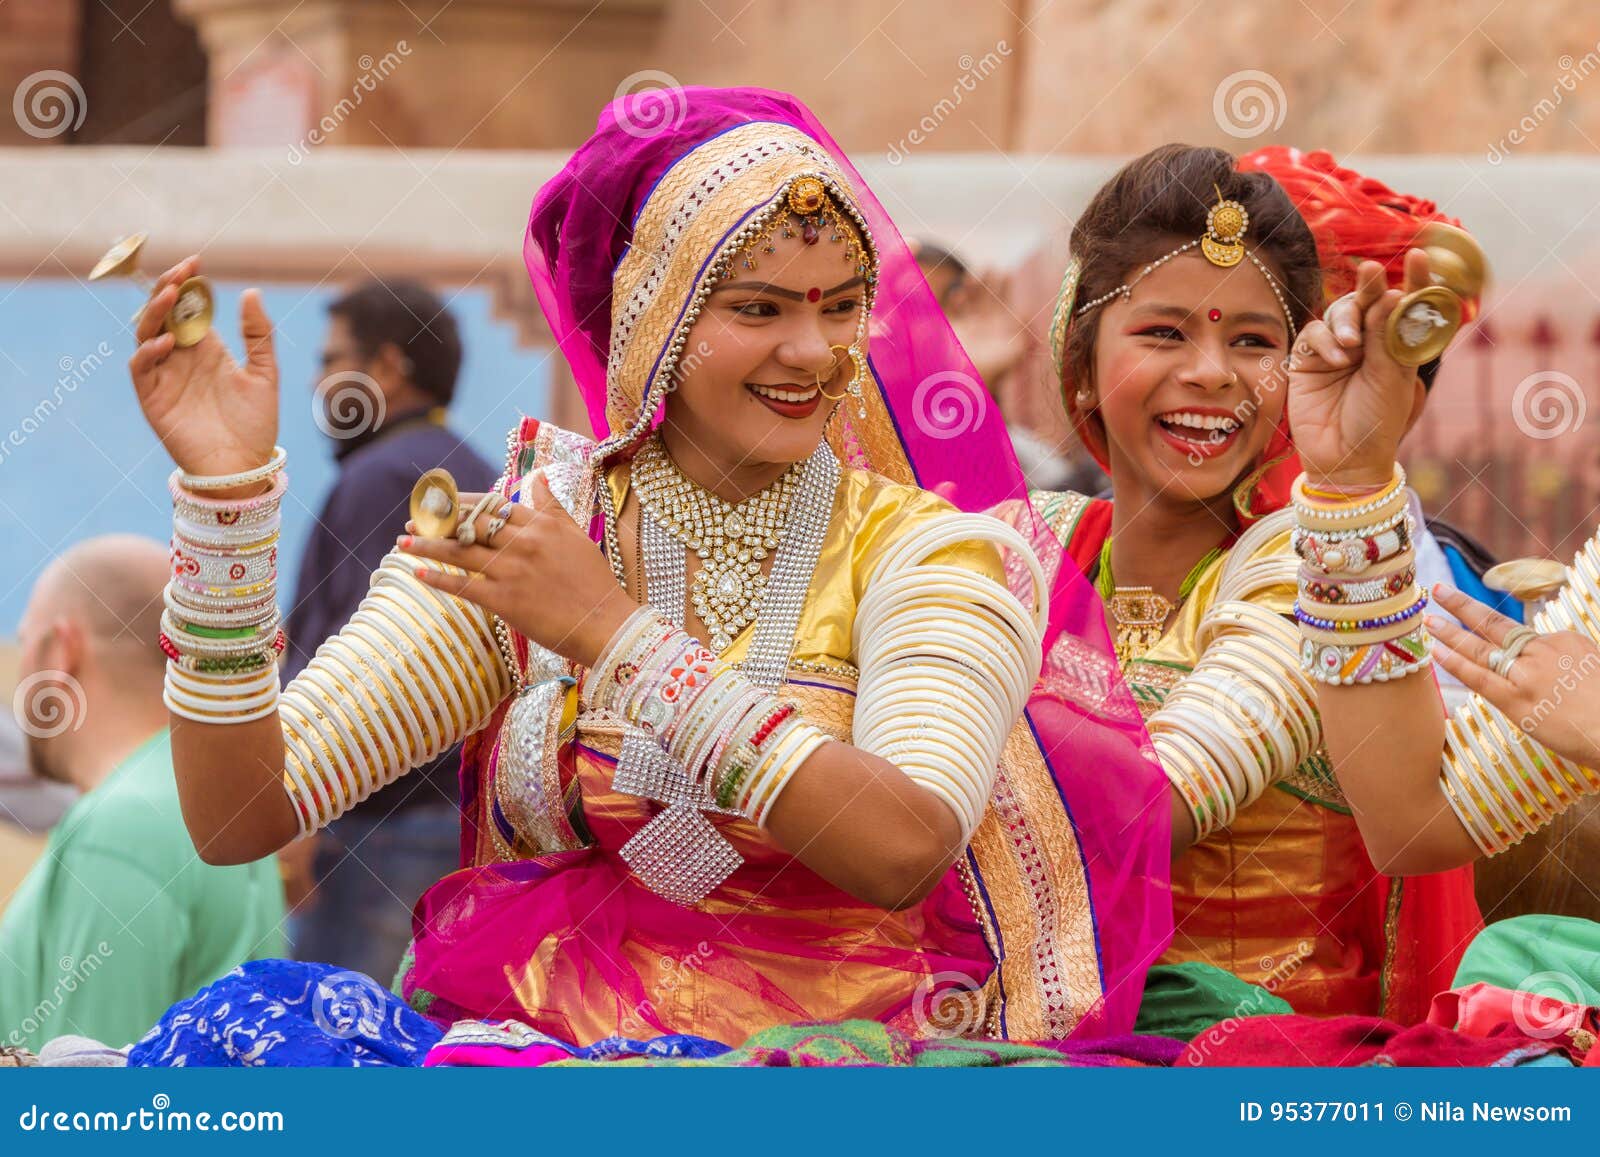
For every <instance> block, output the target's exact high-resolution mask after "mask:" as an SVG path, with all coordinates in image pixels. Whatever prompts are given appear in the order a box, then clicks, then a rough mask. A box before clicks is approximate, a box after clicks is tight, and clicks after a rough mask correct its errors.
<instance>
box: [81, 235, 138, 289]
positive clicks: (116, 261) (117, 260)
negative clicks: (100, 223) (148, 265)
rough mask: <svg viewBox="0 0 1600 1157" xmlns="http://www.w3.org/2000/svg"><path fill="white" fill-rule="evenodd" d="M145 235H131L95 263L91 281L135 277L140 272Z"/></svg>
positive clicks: (90, 277)
mask: <svg viewBox="0 0 1600 1157" xmlns="http://www.w3.org/2000/svg"><path fill="white" fill-rule="evenodd" d="M147 236H148V234H145V233H130V234H129V235H128V236H126V237H124V238H123V239H122V240H121V241H118V242H117V243H116V244H115V245H113V246H112V247H111V248H110V249H107V250H106V252H105V256H103V257H101V258H100V260H99V261H97V262H95V266H94V268H93V269H91V270H90V271H89V280H90V281H99V280H100V279H101V278H102V277H133V276H135V275H136V274H137V273H138V272H139V251H140V250H141V249H143V248H144V243H145V238H146V237H147Z"/></svg>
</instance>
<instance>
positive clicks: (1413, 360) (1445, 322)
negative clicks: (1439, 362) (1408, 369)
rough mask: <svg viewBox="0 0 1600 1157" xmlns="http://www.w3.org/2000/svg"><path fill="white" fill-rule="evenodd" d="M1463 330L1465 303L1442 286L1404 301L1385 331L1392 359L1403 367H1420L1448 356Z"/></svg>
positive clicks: (1401, 300)
mask: <svg viewBox="0 0 1600 1157" xmlns="http://www.w3.org/2000/svg"><path fill="white" fill-rule="evenodd" d="M1460 328H1461V299H1460V298H1459V297H1457V296H1456V295H1455V294H1454V293H1451V292H1450V291H1449V290H1448V289H1446V288H1445V287H1444V286H1442V285H1429V286H1425V287H1423V288H1422V289H1418V290H1416V291H1415V292H1412V293H1408V294H1406V295H1405V296H1404V297H1402V298H1401V299H1400V303H1399V304H1398V305H1396V306H1395V307H1394V312H1393V313H1391V314H1390V315H1389V322H1388V324H1387V325H1386V326H1385V327H1384V343H1385V345H1386V346H1387V347H1388V350H1389V355H1390V356H1391V357H1393V358H1394V360H1395V361H1397V362H1399V363H1400V364H1401V365H1403V366H1420V365H1424V364H1426V363H1427V362H1431V361H1432V360H1433V359H1434V358H1436V357H1438V356H1439V355H1440V354H1442V353H1444V351H1445V349H1446V347H1448V346H1449V344H1450V341H1451V339H1452V338H1454V337H1455V336H1456V331H1457V330H1459V329H1460Z"/></svg>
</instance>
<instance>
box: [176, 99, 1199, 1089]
mask: <svg viewBox="0 0 1600 1157" xmlns="http://www.w3.org/2000/svg"><path fill="white" fill-rule="evenodd" d="M524 253H525V257H526V260H527V265H528V270H529V274H530V276H531V278H532V280H533V284H534V287H535V289H536V291H537V293H538V296H539V300H540V303H541V305H542V307H543V308H544V311H545V314H546V317H547V319H548V321H549V323H550V327H551V330H552V332H553V334H554V335H555V337H556V339H557V341H558V343H559V345H560V348H561V350H562V352H563V354H564V355H565V356H566V358H567V360H568V362H569V364H570V366H571V369H572V373H573V376H574V378H575V379H576V381H577V383H578V387H579V389H580V390H581V391H582V392H583V396H584V399H585V401H586V403H587V405H588V408H589V412H590V415H591V418H592V421H593V425H594V427H595V432H596V440H595V441H590V440H589V439H586V438H583V437H580V436H578V435H575V434H572V433H569V432H566V431H562V430H558V429H555V428H554V427H551V426H549V425H548V424H543V423H539V422H536V421H533V420H531V419H527V420H524V422H523V423H522V425H521V427H520V428H519V429H517V430H515V431H513V432H512V434H511V437H510V438H509V439H508V461H507V469H506V472H505V475H504V476H503V478H502V481H501V484H500V486H499V488H498V493H497V494H496V495H493V496H485V497H484V500H483V501H481V502H480V501H478V496H475V495H464V496H462V497H461V501H460V508H461V509H462V510H463V511H465V510H467V509H468V507H469V504H470V505H472V506H473V507H475V509H474V510H473V513H472V514H471V515H469V517H468V519H467V520H466V521H465V522H463V523H461V524H460V525H461V528H462V530H464V531H465V532H466V533H465V534H464V535H463V534H461V533H459V532H458V533H457V535H456V537H454V538H447V537H430V538H425V537H423V536H422V535H421V534H420V533H418V534H417V535H416V536H415V537H408V538H406V539H403V540H402V542H401V544H400V547H401V551H402V552H404V553H403V554H402V553H401V552H397V555H396V556H391V558H394V557H405V558H406V559H407V562H408V564H409V563H412V562H415V561H416V560H423V562H422V565H418V566H416V567H415V568H414V570H413V569H412V568H411V567H409V566H408V567H407V568H406V569H407V570H408V574H407V576H406V577H407V578H408V579H410V580H411V581H413V582H415V584H416V589H417V590H418V591H422V592H424V595H425V596H432V597H433V598H436V599H442V600H447V601H448V603H449V605H450V607H451V608H452V610H453V611H459V612H460V614H461V616H462V618H461V620H460V623H461V629H460V630H458V636H459V635H460V634H462V633H470V632H471V631H472V630H477V631H478V632H479V635H480V637H481V638H484V639H489V640H492V642H491V643H490V644H489V645H488V646H487V647H486V648H485V649H484V652H483V653H482V655H481V661H480V662H478V663H477V664H475V665H473V664H464V665H462V666H460V667H458V668H457V669H456V670H457V671H458V677H459V678H460V679H461V680H462V682H463V684H464V686H465V690H467V691H468V692H473V694H470V695H467V696H466V697H465V698H466V699H467V700H469V701H471V702H477V703H480V704H488V705H489V709H488V710H487V711H483V712H479V713H474V712H473V711H472V710H470V709H469V710H466V711H464V712H462V713H461V714H462V715H463V716H464V718H462V719H460V720H459V721H458V725H459V727H460V729H461V730H462V732H463V733H465V734H469V735H470V738H469V739H468V741H467V746H466V749H465V757H464V759H463V766H462V809H463V840H462V851H463V867H462V869H461V870H459V871H457V872H455V873H453V874H452V875H450V876H448V877H446V878H445V879H444V880H442V881H440V882H439V883H438V884H437V885H435V886H434V887H433V888H432V889H430V890H429V891H428V892H427V893H426V894H425V895H424V896H423V898H422V900H421V901H419V903H418V905H417V909H416V913H415V918H414V928H415V939H414V945H413V951H412V952H411V953H409V954H408V956H407V959H406V961H405V962H404V963H403V965H402V969H401V976H400V978H399V982H398V987H399V991H400V992H401V993H402V995H403V996H404V998H405V1000H406V1002H407V1003H408V1004H409V1005H410V1010H414V1011H415V1012H417V1013H421V1014H422V1015H423V1016H424V1017H426V1018H427V1020H428V1021H430V1022H432V1023H433V1024H434V1025H436V1026H438V1027H439V1028H445V1027H446V1026H448V1031H447V1032H446V1033H445V1035H444V1037H443V1040H442V1041H441V1042H440V1043H439V1044H438V1045H437V1047H435V1048H434V1050H433V1052H432V1054H430V1061H429V1063H469V1064H470V1063H513V1064H515V1063H539V1062H540V1061H541V1060H543V1059H549V1057H550V1056H551V1055H555V1056H558V1057H562V1056H568V1055H584V1056H587V1055H590V1054H589V1052H588V1051H585V1050H593V1049H600V1050H602V1052H605V1051H606V1050H608V1049H612V1048H615V1047H617V1046H616V1045H615V1043H614V1042H617V1041H619V1040H620V1041H632V1042H640V1041H650V1040H655V1039H666V1038H668V1037H674V1036H676V1037H692V1038H696V1039H699V1040H701V1041H710V1042H719V1043H720V1044H721V1045H738V1044H740V1043H742V1042H743V1041H744V1040H745V1039H746V1038H748V1037H750V1036H751V1035H752V1034H758V1033H762V1032H769V1033H770V1032H780V1033H781V1032H783V1031H786V1030H787V1026H791V1025H795V1024H801V1023H814V1022H840V1021H850V1020H855V1021H867V1022H877V1023H878V1024H880V1025H882V1026H886V1027H887V1029H888V1030H890V1031H892V1032H893V1033H894V1034H895V1035H896V1039H904V1040H919V1039H927V1038H948V1037H952V1036H957V1037H971V1038H984V1039H987V1040H1009V1041H1032V1042H1052V1043H1053V1044H1054V1045H1055V1047H1056V1049H1057V1051H1058V1053H1059V1054H1061V1055H1065V1054H1067V1053H1070V1052H1071V1051H1072V1050H1073V1049H1081V1048H1083V1047H1084V1042H1093V1041H1095V1040H1099V1039H1102V1038H1106V1037H1111V1036H1116V1035H1119V1034H1125V1033H1127V1032H1129V1031H1130V1030H1131V1028H1132V1025H1133V1020H1134V1015H1135V1012H1136V1010H1137V1007H1138V1003H1139V999H1140V995H1141V992H1142V988H1143V979H1144V974H1145V970H1146V969H1147V967H1148V966H1149V964H1150V963H1151V961H1152V960H1153V959H1154V958H1155V957H1156V956H1157V955H1158V954H1159V953H1160V952H1161V951H1162V949H1163V948H1164V947H1165V944H1166V941H1167V939H1168V937H1169V935H1170V905H1169V900H1168V895H1167V847H1168V842H1169V834H1168V823H1169V805H1168V803H1167V800H1166V793H1165V788H1164V780H1163V777H1162V775H1161V772H1160V770H1159V768H1158V767H1157V766H1156V764H1155V763H1154V762H1153V760H1152V758H1151V757H1150V754H1149V746H1148V741H1147V739H1146V737H1145V734H1144V731H1143V728H1142V725H1141V724H1140V722H1139V716H1138V712H1137V710H1136V708H1135V707H1134V705H1133V703H1132V700H1131V698H1130V697H1129V696H1128V694H1127V692H1126V691H1125V689H1124V688H1123V685H1122V683H1121V681H1120V678H1119V676H1118V675H1117V671H1116V665H1115V662H1114V660H1113V658H1112V651H1111V648H1110V644H1109V640H1108V638H1107V635H1106V630H1105V626H1104V621H1103V618H1102V616H1101V614H1100V611H1099V607H1098V603H1097V601H1096V598H1095V596H1094V594H1093V592H1092V591H1091V590H1090V589H1089V587H1088V586H1087V584H1086V583H1085V581H1084V580H1083V578H1082V576H1081V574H1080V573H1079V571H1078V569H1077V568H1076V566H1074V565H1073V564H1072V563H1071V562H1070V561H1068V562H1066V563H1065V564H1063V555H1062V551H1061V548H1060V545H1059V543H1057V542H1056V541H1055V539H1054V538H1053V537H1052V536H1051V535H1050V532H1049V531H1048V529H1047V528H1046V527H1045V526H1044V525H1043V524H1042V523H1041V522H1038V521H1037V520H1035V519H1033V518H1031V517H1029V516H1028V515H1026V514H1021V515H1018V516H1017V517H1016V518H1015V519H1014V520H1013V521H1014V522H1016V523H1020V524H1021V525H1015V526H1013V525H1009V524H1004V523H1001V522H999V521H998V520H995V519H991V518H986V517H982V516H977V515H967V514H963V512H979V511H984V510H988V509H990V508H993V507H996V506H997V505H999V504H1006V506H1007V508H1008V509H1011V510H1013V511H1026V510H1027V509H1028V507H1027V503H1026V502H1025V501H1022V500H1023V499H1025V497H1026V489H1025V485H1024V482H1023V478H1022V474H1021V472H1020V470H1019V469H1018V468H1017V465H1016V461H1015V458H1014V456H1013V454H1012V451H1011V448H1010V445H1009V441H1008V439H1007V437H1006V433H1005V426H1004V424H1003V422H1002V421H1001V418H1000V416H999V414H998V412H997V410H996V408H995V407H994V405H993V403H992V401H991V400H990V399H989V397H988V395H987V393H986V392H985V391H984V390H983V388H982V386H981V384H980V382H979V380H978V378H977V376H976V374H975V372H974V371H973V369H972V366H971V363H970V362H969V361H968V359H967V358H966V356H965V354H964V353H963V352H962V350H961V348H960V346H959V344H958V343H957V341H956V339H955V337H954V335H953V334H952V332H951V331H950V329H949V327H948V325H947V324H946V322H945V321H944V319H943V316H942V314H941V313H940V311H939V310H938V307H937V305H936V303H935V302H934V299H933V297H932V295H931V293H930V292H929V290H928V288H927V286H926V284H925V283H924V281H923V279H922V277H921V274H920V273H919V271H918V270H917V267H916V264H915V262H914V260H913V259H912V257H911V254H910V253H909V251H908V249H907V247H906V245H905V244H904V242H903V241H902V239H901V238H900V236H899V234H898V233H897V232H896V231H895V229H894V227H893V225H892V224H891V223H890V221H889V220H888V218H887V216H886V215H885V214H884V212H883V209H882V207H881V205H879V203H878V202H877V201H876V200H875V199H874V198H873V197H872V196H871V194H870V193H869V192H868V191H867V190H866V187H865V185H864V184H863V183H862V181H861V179H860V177H859V175H858V174H857V173H856V172H855V171H854V169H852V168H851V167H850V166H849V164H848V162H847V161H846V160H845V159H844V157H843V155H842V153H841V152H840V150H839V149H838V147H837V145H836V144H835V143H834V142H833V140H832V139H831V138H830V137H829V136H828V135H827V133H826V132H825V131H824V130H823V129H822V127H821V126H820V125H819V124H817V122H816V121H815V119H814V118H813V117H812V116H811V114H810V113H809V112H808V111H807V110H806V109H805V108H804V107H803V106H802V105H801V104H800V103H799V102H798V101H796V100H795V99H794V98H792V97H789V96H786V95H783V94H779V93H772V92H767V91H764V90H758V89H704V88H685V89H672V90H663V91H659V92H653V93H646V94H642V95H638V96H633V97H629V98H626V99H625V100H621V101H618V102H616V103H613V104H612V105H611V106H609V107H607V108H606V109H605V110H604V111H603V113H602V114H601V117H600V122H599V125H598V127H597V129H596V131H595V134H594V135H593V137H592V138H591V139H590V140H589V141H588V142H587V143H586V144H585V145H584V146H582V147H581V148H580V149H579V150H578V151H577V153H576V154H575V155H574V156H573V158H572V160H571V161H570V162H569V163H568V165H567V166H566V167H565V168H564V169H563V171H562V172H561V173H560V174H559V175H558V176H557V177H556V178H555V179H554V180H553V181H551V182H550V183H549V184H548V185H546V186H545V187H544V188H543V189H542V190H541V191H540V193H539V195H538V198H537V199H536V201H535V203H534V206H533V211H532V214H531V217H530V221H529V227H528V232H527V237H526V241H525V246H524ZM930 491H931V492H932V493H929V492H930ZM563 512H564V513H563ZM567 515H570V516H571V517H570V518H568V517H566V516H567ZM491 516H492V517H491ZM563 527H564V529H563ZM530 528H531V529H530ZM497 536H498V537H497ZM763 536H764V537H763ZM462 572H466V573H462ZM508 575H509V576H513V581H502V576H508ZM613 580H614V581H613ZM397 581H398V580H397ZM374 589H375V591H377V589H378V587H377V585H375V588H374ZM686 604H687V605H686ZM438 641H439V642H441V643H444V642H445V640H443V639H442V638H441V639H440V640H438ZM362 645H363V644H362V641H361V640H358V639H353V640H351V646H350V648H349V649H350V650H351V651H352V652H355V653H358V654H359V653H360V647H361V646H362ZM442 649H444V650H446V651H448V650H449V647H448V646H444V647H442ZM456 649H457V650H459V649H460V648H459V645H457V647H456ZM328 651H329V653H328V654H326V655H319V659H323V660H325V661H326V662H327V663H328V664H330V665H334V664H338V663H341V662H344V661H346V660H345V659H344V658H343V651H342V650H341V649H339V648H329V649H328ZM363 661H367V662H370V663H371V664H372V665H373V666H381V664H382V663H383V659H382V657H375V656H365V657H364V659H363ZM297 682H298V680H297ZM295 689H296V688H295V685H293V684H292V685H291V687H290V688H289V690H288V691H286V692H285V695H286V697H287V696H289V695H292V694H294V692H295ZM480 692H481V693H480ZM318 708H319V709H321V710H324V711H336V710H338V709H339V708H338V705H337V704H334V703H329V702H325V701H319V703H318ZM286 742H287V744H288V758H289V760H290V762H291V764H294V762H295V760H296V758H297V756H296V750H295V742H296V741H295V740H291V739H290V738H289V737H288V736H286ZM857 745H859V746H857ZM313 754H321V755H323V756H324V757H326V756H327V754H328V753H327V752H326V751H323V752H320V753H313ZM335 754H336V755H337V753H335ZM351 757H352V759H354V758H356V757H357V754H356V753H351ZM323 762H327V760H326V758H324V760H323ZM334 762H335V763H337V760H336V759H335V760H334ZM313 764H317V765H318V766H321V765H322V764H321V763H318V761H317V760H315V759H313V758H312V756H311V755H307V756H306V757H305V759H304V761H303V765H304V766H305V767H310V766H312V765H313ZM404 770H406V769H405V768H393V769H391V768H384V769H382V774H381V775H380V776H379V777H377V778H378V779H379V780H380V783H379V786H381V785H382V783H386V782H388V781H389V780H392V779H394V778H398V776H399V775H401V774H403V772H404ZM352 778H354V779H355V780H356V781H357V782H360V777H359V776H352ZM369 778H371V777H369ZM299 782H300V781H299V780H297V781H296V784H298V783H299ZM286 786H287V787H289V789H290V790H289V794H290V797H291V801H292V802H293V803H294V804H295V805H296V808H297V811H298V813H299V814H300V816H301V817H302V824H301V826H302V827H303V828H310V827H314V826H316V825H318V824H320V823H321V822H324V821H325V818H326V817H327V813H328V812H329V811H330V810H333V809H329V808H327V807H322V806H319V804H318V802H317V801H318V800H321V799H322V798H323V797H324V796H332V795H333V794H335V793H334V792H333V791H331V790H330V791H329V792H326V793H323V794H322V795H318V796H317V797H316V799H313V798H311V797H312V793H310V792H298V791H297V790H296V785H289V784H287V783H286ZM204 996H205V993H202V994H201V998H203V997H204ZM197 999H200V998H197ZM410 1010H402V1011H410ZM191 1011H192V1010H191ZM192 1023H193V1022H192V1019H191V1020H189V1021H186V1022H185V1027H184V1031H186V1032H187V1031H192ZM164 1026H167V1028H166V1029H164ZM170 1027H171V1026H170V1025H168V1021H167V1020H165V1019H164V1022H163V1025H158V1026H157V1028H156V1029H154V1030H152V1035H151V1036H150V1037H148V1038H147V1042H148V1044H149V1046H150V1051H151V1052H156V1051H162V1052H164V1053H166V1054H167V1055H171V1054H172V1053H173V1052H174V1051H175V1050H174V1048H173V1047H172V1043H171V1041H172V1033H171V1032H170V1031H167V1030H168V1029H170ZM606 1042H613V1044H612V1045H607V1044H606ZM551 1049H555V1050H556V1053H555V1054H551V1053H550V1050H551ZM575 1050H577V1052H576V1054H575ZM271 1051H272V1050H271V1048H270V1047H268V1048H267V1049H266V1051H265V1055H266V1056H267V1057H268V1058H269V1059H268V1061H267V1063H272V1061H271V1059H270V1056H271ZM624 1051H626V1050H624ZM286 1060H287V1063H294V1062H293V1060H292V1059H290V1058H289V1057H287V1056H286Z"/></svg>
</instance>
